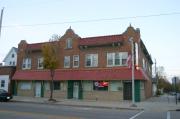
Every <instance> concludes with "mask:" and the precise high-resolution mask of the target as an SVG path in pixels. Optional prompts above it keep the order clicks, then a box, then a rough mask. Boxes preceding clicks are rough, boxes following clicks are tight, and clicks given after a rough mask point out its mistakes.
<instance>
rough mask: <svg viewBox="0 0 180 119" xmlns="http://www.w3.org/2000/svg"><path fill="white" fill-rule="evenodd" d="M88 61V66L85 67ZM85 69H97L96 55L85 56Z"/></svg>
mask: <svg viewBox="0 0 180 119" xmlns="http://www.w3.org/2000/svg"><path fill="white" fill-rule="evenodd" d="M88 57H89V58H88ZM88 60H90V66H88V65H87V62H88ZM85 67H98V53H95V54H86V55H85Z"/></svg>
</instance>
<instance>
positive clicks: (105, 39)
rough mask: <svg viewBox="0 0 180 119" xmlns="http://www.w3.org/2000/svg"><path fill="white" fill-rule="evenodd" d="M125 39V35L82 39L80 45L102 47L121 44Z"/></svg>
mask: <svg viewBox="0 0 180 119" xmlns="http://www.w3.org/2000/svg"><path fill="white" fill-rule="evenodd" d="M123 39H124V37H123V35H109V36H98V37H88V38H82V39H80V41H79V45H100V44H107V43H113V42H120V41H122V40H123Z"/></svg>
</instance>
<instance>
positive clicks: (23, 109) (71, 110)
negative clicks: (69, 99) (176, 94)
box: [0, 102, 180, 119]
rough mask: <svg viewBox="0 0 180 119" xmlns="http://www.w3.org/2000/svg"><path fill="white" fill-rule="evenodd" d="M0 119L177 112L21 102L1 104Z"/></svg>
mask: <svg viewBox="0 0 180 119" xmlns="http://www.w3.org/2000/svg"><path fill="white" fill-rule="evenodd" d="M0 117H1V119H12V118H13V119H20V118H22V119H39V118H43V119H52V118H53V119H152V118H153V119H179V117H180V113H179V112H177V111H163V110H154V111H153V110H125V109H124V110H120V109H103V108H92V107H77V106H75V107H74V106H62V105H51V104H36V103H22V102H1V103H0Z"/></svg>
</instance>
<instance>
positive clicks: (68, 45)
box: [66, 38, 72, 49]
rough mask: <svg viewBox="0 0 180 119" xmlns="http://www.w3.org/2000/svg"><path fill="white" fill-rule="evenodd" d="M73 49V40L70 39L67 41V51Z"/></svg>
mask: <svg viewBox="0 0 180 119" xmlns="http://www.w3.org/2000/svg"><path fill="white" fill-rule="evenodd" d="M71 48H72V38H68V39H67V40H66V49H71Z"/></svg>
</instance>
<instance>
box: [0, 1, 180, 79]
mask: <svg viewBox="0 0 180 119" xmlns="http://www.w3.org/2000/svg"><path fill="white" fill-rule="evenodd" d="M179 6H180V0H148V1H147V0H0V9H2V8H3V7H4V15H3V24H2V32H1V38H0V62H2V60H3V59H4V57H5V56H6V54H7V53H8V52H9V50H10V49H11V48H12V47H18V43H19V42H20V41H21V40H26V41H27V42H28V43H38V42H45V41H48V40H49V38H50V37H51V36H52V35H53V34H58V35H60V36H62V35H63V34H64V33H65V31H66V30H67V29H68V28H69V27H70V26H71V28H72V29H73V30H74V31H75V33H76V34H78V35H79V36H80V37H91V36H102V35H113V34H122V33H123V32H124V31H125V30H126V29H127V27H128V26H129V25H130V24H131V25H132V26H133V27H134V28H140V31H141V39H142V40H143V42H144V43H145V45H146V48H147V50H148V52H149V53H150V54H151V56H152V60H153V61H154V60H155V59H156V61H157V66H163V67H164V69H165V73H166V75H167V77H168V78H169V79H170V78H171V77H173V76H180V53H179V50H180V38H179V34H180V30H179V28H180V7H179Z"/></svg>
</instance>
